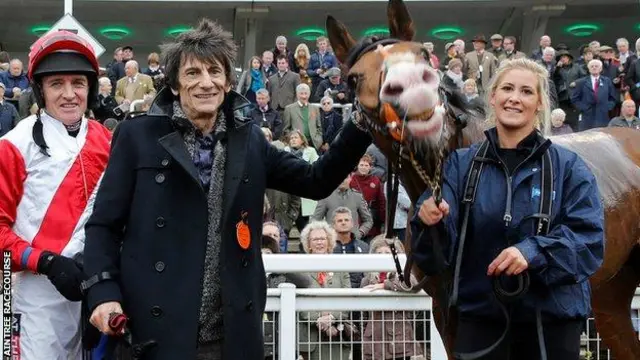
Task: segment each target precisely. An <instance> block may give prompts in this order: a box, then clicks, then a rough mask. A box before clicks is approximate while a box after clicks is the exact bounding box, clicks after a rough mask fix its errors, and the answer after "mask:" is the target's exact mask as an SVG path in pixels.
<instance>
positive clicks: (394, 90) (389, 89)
mask: <svg viewBox="0 0 640 360" xmlns="http://www.w3.org/2000/svg"><path fill="white" fill-rule="evenodd" d="M403 91H404V87H402V85H398V84H394V85H392V84H389V85H387V86H385V88H384V93H385V94H386V95H387V96H398V95H400V94H402V92H403Z"/></svg>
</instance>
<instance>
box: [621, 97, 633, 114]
mask: <svg viewBox="0 0 640 360" xmlns="http://www.w3.org/2000/svg"><path fill="white" fill-rule="evenodd" d="M620 112H621V113H622V116H625V117H631V116H633V115H634V113H635V112H636V104H635V103H634V102H633V101H625V102H623V103H622V109H621V110H620Z"/></svg>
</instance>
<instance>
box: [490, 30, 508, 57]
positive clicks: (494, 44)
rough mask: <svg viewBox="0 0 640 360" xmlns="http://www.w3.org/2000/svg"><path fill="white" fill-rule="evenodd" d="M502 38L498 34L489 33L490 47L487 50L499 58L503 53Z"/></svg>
mask: <svg viewBox="0 0 640 360" xmlns="http://www.w3.org/2000/svg"><path fill="white" fill-rule="evenodd" d="M503 41H504V38H503V37H502V35H500V34H493V35H491V49H489V50H487V51H489V52H490V53H492V54H493V56H495V57H496V59H498V58H500V56H501V55H502V54H504V46H503V44H502V43H503Z"/></svg>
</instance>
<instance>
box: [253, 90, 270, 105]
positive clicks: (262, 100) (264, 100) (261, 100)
mask: <svg viewBox="0 0 640 360" xmlns="http://www.w3.org/2000/svg"><path fill="white" fill-rule="evenodd" d="M256 102H257V103H258V106H260V107H262V108H263V107H265V106H267V104H269V95H266V94H262V93H260V94H258V95H256Z"/></svg>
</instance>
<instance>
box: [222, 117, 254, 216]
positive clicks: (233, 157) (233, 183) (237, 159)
mask: <svg viewBox="0 0 640 360" xmlns="http://www.w3.org/2000/svg"><path fill="white" fill-rule="evenodd" d="M228 126H229V127H232V126H235V125H234V124H233V122H231V123H230V124H229V125H228ZM248 129H249V127H248V126H241V127H240V128H234V129H230V130H228V139H229V141H227V166H226V170H225V174H224V188H225V197H224V199H223V202H222V203H223V207H224V208H223V213H222V214H223V215H222V217H223V219H222V224H226V223H227V218H228V216H229V211H230V209H231V206H232V204H233V201H234V200H235V198H236V193H237V192H238V185H239V184H240V181H241V180H242V177H243V176H244V174H243V172H244V168H245V165H246V163H247V159H246V155H247V147H248V145H249V144H248V141H247V137H248V135H249V131H248Z"/></svg>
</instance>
